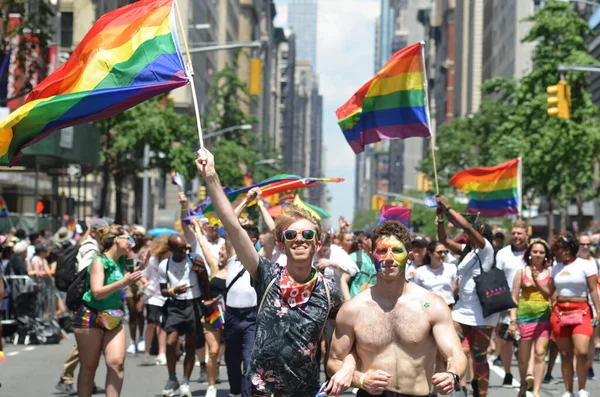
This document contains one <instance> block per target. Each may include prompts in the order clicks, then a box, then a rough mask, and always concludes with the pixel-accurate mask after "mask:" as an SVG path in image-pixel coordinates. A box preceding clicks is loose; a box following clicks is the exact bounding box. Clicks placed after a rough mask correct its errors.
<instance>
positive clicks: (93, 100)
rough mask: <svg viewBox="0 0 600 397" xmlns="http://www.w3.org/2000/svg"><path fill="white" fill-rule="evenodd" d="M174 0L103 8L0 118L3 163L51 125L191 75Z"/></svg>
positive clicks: (72, 121) (78, 120) (121, 106)
mask: <svg viewBox="0 0 600 397" xmlns="http://www.w3.org/2000/svg"><path fill="white" fill-rule="evenodd" d="M175 26H176V25H175V15H174V8H173V0H140V1H138V2H135V3H133V4H130V5H127V6H125V7H122V8H119V9H117V10H114V11H112V12H109V13H108V14H106V15H104V16H102V17H101V18H100V19H99V20H98V21H97V22H96V24H95V25H94V26H93V27H92V29H91V30H90V31H89V32H88V33H87V35H86V36H85V37H84V38H83V40H82V41H81V43H79V45H78V46H77V48H76V49H75V51H74V52H73V54H72V55H71V57H70V58H69V60H68V61H67V62H65V64H64V65H62V66H61V67H60V68H59V69H57V70H56V71H55V72H54V73H52V74H51V75H50V76H48V77H47V78H46V79H45V80H44V81H42V82H41V83H40V84H39V85H38V86H37V87H35V89H34V90H33V91H32V92H31V94H29V96H28V97H27V100H26V101H25V104H24V105H23V106H21V107H20V108H18V109H17V110H16V111H14V112H13V113H11V114H10V115H9V116H8V117H7V118H5V119H4V120H2V121H0V156H1V157H0V164H8V163H10V164H11V165H12V164H14V163H15V162H17V161H18V160H19V158H20V155H21V150H22V149H23V148H25V147H27V146H30V145H32V144H34V143H35V142H37V141H39V140H41V139H43V138H45V137H46V136H47V135H48V134H50V133H51V132H53V131H55V130H57V129H60V128H65V127H68V126H73V125H76V124H82V123H87V122H90V121H96V120H101V119H104V118H107V117H111V116H113V115H115V114H117V113H120V112H123V111H124V110H126V109H128V108H130V107H132V106H135V105H137V104H139V103H141V102H144V101H146V100H148V99H150V98H152V97H153V96H156V95H159V94H162V93H165V92H168V91H171V90H173V89H175V88H177V87H181V86H183V85H185V84H187V83H188V77H187V75H186V73H185V69H184V64H183V59H182V57H181V52H180V50H179V44H178V40H177V32H176V28H175Z"/></svg>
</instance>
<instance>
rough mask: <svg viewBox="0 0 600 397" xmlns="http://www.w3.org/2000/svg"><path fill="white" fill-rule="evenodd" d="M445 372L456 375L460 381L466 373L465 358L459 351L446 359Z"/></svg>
mask: <svg viewBox="0 0 600 397" xmlns="http://www.w3.org/2000/svg"><path fill="white" fill-rule="evenodd" d="M446 371H448V372H452V373H455V374H457V375H458V376H459V377H460V378H461V379H462V378H463V377H464V376H465V374H466V372H467V357H466V356H465V355H464V353H463V352H462V350H461V351H456V350H455V351H454V352H453V354H452V355H451V356H450V357H448V358H447V359H446Z"/></svg>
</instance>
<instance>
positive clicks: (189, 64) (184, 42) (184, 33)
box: [173, 0, 204, 149]
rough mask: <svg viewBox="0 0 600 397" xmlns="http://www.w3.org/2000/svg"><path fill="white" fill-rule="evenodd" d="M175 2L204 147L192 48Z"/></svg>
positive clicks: (198, 126)
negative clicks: (191, 53)
mask: <svg viewBox="0 0 600 397" xmlns="http://www.w3.org/2000/svg"><path fill="white" fill-rule="evenodd" d="M173 4H174V5H175V12H176V13H177V20H178V22H179V27H180V28H181V29H180V30H181V34H182V36H183V46H184V47H185V53H186V55H187V62H186V65H185V72H186V74H187V76H188V79H189V80H190V86H191V88H192V101H193V103H194V113H195V115H196V127H197V129H198V141H199V142H200V149H204V138H203V136H202V123H201V122H200V110H199V108H198V98H197V97H196V85H195V84H194V68H193V67H192V57H191V55H190V49H189V47H188V42H187V37H186V28H185V26H183V20H182V19H181V12H180V11H179V6H178V5H177V1H176V0H174V1H173Z"/></svg>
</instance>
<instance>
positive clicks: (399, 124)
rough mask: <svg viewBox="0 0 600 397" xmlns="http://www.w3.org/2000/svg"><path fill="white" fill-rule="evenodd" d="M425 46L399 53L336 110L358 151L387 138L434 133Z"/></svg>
mask: <svg viewBox="0 0 600 397" xmlns="http://www.w3.org/2000/svg"><path fill="white" fill-rule="evenodd" d="M423 45H424V44H423V43H417V44H413V45H411V46H409V47H406V48H404V49H402V50H400V51H398V52H397V53H395V54H394V55H393V56H392V57H391V58H390V60H389V61H388V63H387V64H386V65H385V66H384V67H383V69H381V70H380V71H379V72H378V73H377V74H376V75H375V77H373V78H372V79H371V80H369V81H368V82H367V83H366V84H365V85H363V86H362V87H361V88H360V89H359V90H358V91H356V93H355V94H354V95H353V96H352V98H350V100H348V102H346V103H345V104H344V105H343V106H342V107H340V108H339V109H338V110H337V111H336V115H337V118H338V124H339V125H340V127H341V129H342V131H343V132H344V137H345V138H346V140H347V141H348V143H349V144H350V146H351V147H352V150H354V153H357V154H358V153H360V152H362V151H364V150H365V145H368V144H370V143H375V142H379V141H383V140H388V139H405V138H411V137H424V138H427V137H430V136H431V132H430V126H429V110H428V106H427V84H426V78H427V77H426V75H425V58H424V56H423V52H424V47H423Z"/></svg>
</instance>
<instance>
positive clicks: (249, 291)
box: [225, 256, 257, 309]
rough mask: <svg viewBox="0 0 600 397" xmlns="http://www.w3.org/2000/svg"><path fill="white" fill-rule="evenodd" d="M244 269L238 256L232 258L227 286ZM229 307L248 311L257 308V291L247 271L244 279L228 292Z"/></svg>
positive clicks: (229, 261) (243, 276) (228, 270)
mask: <svg viewBox="0 0 600 397" xmlns="http://www.w3.org/2000/svg"><path fill="white" fill-rule="evenodd" d="M243 268H244V266H243V265H242V262H240V261H239V260H238V258H237V256H232V257H231V258H229V260H228V261H227V279H226V280H227V281H226V282H225V285H226V286H227V287H229V285H230V284H231V282H232V281H233V279H234V278H235V277H236V276H237V275H238V273H239V272H240V271H241V270H242V269H243ZM226 303H227V306H228V307H235V308H237V309H247V308H250V307H256V306H257V299H256V290H255V289H254V287H253V286H252V284H251V283H250V273H248V272H247V271H245V272H244V274H242V277H240V278H238V280H237V281H236V282H235V284H233V286H232V287H231V288H230V289H229V291H228V292H227V302H226Z"/></svg>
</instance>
